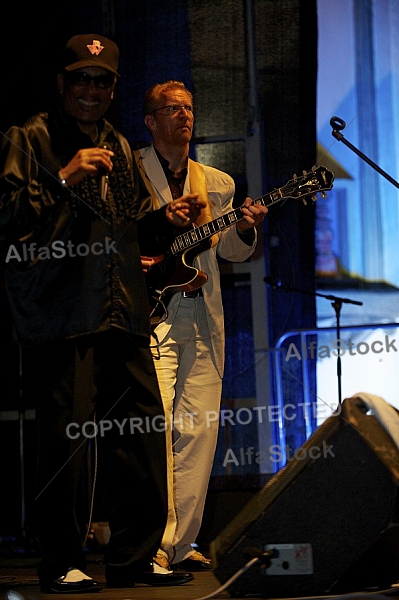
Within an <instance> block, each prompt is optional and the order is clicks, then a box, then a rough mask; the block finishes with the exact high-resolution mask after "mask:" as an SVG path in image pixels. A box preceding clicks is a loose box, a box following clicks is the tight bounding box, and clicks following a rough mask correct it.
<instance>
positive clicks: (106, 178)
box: [100, 144, 109, 202]
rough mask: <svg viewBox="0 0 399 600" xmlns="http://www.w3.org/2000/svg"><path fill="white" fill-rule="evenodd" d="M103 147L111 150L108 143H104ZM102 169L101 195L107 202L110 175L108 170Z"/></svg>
mask: <svg viewBox="0 0 399 600" xmlns="http://www.w3.org/2000/svg"><path fill="white" fill-rule="evenodd" d="M102 148H105V149H106V150H109V148H108V145H107V144H104V145H103V146H102ZM101 171H102V175H101V177H100V197H101V200H102V201H103V202H105V201H106V199H107V194H108V184H109V176H108V171H105V170H104V169H101Z"/></svg>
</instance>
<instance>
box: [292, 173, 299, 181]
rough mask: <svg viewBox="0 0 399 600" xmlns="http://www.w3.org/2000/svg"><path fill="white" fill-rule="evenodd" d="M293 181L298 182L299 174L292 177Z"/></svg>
mask: <svg viewBox="0 0 399 600" xmlns="http://www.w3.org/2000/svg"><path fill="white" fill-rule="evenodd" d="M292 179H293V180H294V181H296V180H297V179H298V177H297V174H296V173H294V174H293V176H292Z"/></svg>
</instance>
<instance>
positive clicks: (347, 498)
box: [210, 393, 399, 598]
mask: <svg viewBox="0 0 399 600" xmlns="http://www.w3.org/2000/svg"><path fill="white" fill-rule="evenodd" d="M388 431H389V432H390V433H388ZM398 440H399V413H398V411H396V409H394V408H393V407H392V406H391V405H389V404H387V403H386V402H385V401H384V400H383V399H382V398H379V397H378V396H372V395H370V394H363V393H360V394H358V395H356V396H353V397H352V398H348V399H346V400H345V401H344V402H343V403H342V405H341V407H339V409H338V410H337V412H336V413H335V414H334V415H332V416H331V417H329V418H328V419H327V420H326V421H325V422H324V423H323V424H322V425H321V426H320V427H319V428H318V429H317V430H316V431H315V433H314V434H313V435H312V436H311V437H310V438H309V439H308V440H307V442H306V443H305V444H304V445H303V446H302V447H301V449H300V452H297V453H296V455H297V456H296V457H294V458H292V459H291V460H290V461H289V462H288V463H287V465H286V466H285V467H284V468H283V469H281V470H280V471H279V472H278V473H277V474H276V475H275V476H274V477H273V478H272V479H271V480H270V481H269V483H268V484H267V485H266V486H265V487H264V488H263V489H262V490H261V491H260V492H258V493H257V494H256V495H255V496H254V498H253V499H252V500H250V502H249V503H248V504H247V505H246V506H245V507H244V508H243V510H242V511H241V512H240V513H239V514H238V515H237V516H236V517H235V518H234V519H233V521H231V523H230V524H229V525H228V526H227V528H226V529H225V530H224V531H222V533H221V534H220V535H219V536H218V537H217V538H215V539H214V540H213V541H212V542H211V546H210V550H211V555H212V559H213V561H214V564H215V565H216V568H215V575H216V577H217V578H218V580H219V581H220V582H221V583H222V584H225V583H226V582H227V581H229V580H230V579H231V578H232V577H233V576H234V575H235V574H236V573H238V572H239V571H240V569H241V568H242V567H244V566H245V565H246V564H247V563H248V561H249V560H250V559H251V558H252V557H254V556H257V555H258V554H257V553H259V555H261V554H262V552H264V551H265V550H267V549H274V550H275V551H276V553H277V556H276V558H272V559H271V561H270V566H269V567H267V565H263V566H262V565H261V564H260V563H256V564H255V565H253V566H252V567H251V568H250V569H248V570H245V569H244V570H243V574H242V575H241V576H240V577H238V578H236V579H235V580H234V578H233V581H232V584H231V585H230V586H229V587H228V591H229V592H230V594H231V595H232V596H233V597H251V596H252V597H254V596H256V597H261V598H282V597H285V598H287V597H288V598H292V597H295V598H297V597H299V596H317V595H325V594H342V593H344V594H345V593H350V592H356V591H361V592H364V591H365V590H370V589H374V590H383V589H387V588H389V587H390V586H391V584H392V583H395V582H396V581H398V580H399V510H398V485H399V450H398V447H397V443H398Z"/></svg>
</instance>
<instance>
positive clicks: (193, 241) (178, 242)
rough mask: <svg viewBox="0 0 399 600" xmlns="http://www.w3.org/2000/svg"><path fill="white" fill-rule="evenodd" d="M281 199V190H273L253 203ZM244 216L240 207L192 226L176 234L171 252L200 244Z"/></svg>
mask: <svg viewBox="0 0 399 600" xmlns="http://www.w3.org/2000/svg"><path fill="white" fill-rule="evenodd" d="M279 200H281V192H280V190H279V189H278V190H274V191H273V192H271V193H270V194H266V196H262V197H261V198H258V199H257V200H254V202H253V204H263V206H270V205H271V204H274V202H278V201H279ZM243 218H244V215H243V213H242V211H241V208H235V209H234V210H232V211H230V212H229V213H227V214H225V215H223V216H221V217H217V219H213V221H209V222H208V223H205V225H199V226H198V227H194V228H193V229H190V230H189V231H186V232H185V233H182V234H181V235H179V236H177V238H175V241H174V242H173V244H172V246H171V252H172V254H178V253H179V252H181V251H182V250H187V248H191V247H192V246H196V245H197V244H200V243H201V242H202V241H204V240H207V239H209V238H211V237H212V236H213V235H215V233H219V232H220V231H223V230H224V229H227V228H228V227H231V226H232V225H234V223H237V222H238V221H241V220H242V219H243Z"/></svg>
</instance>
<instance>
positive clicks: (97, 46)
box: [87, 40, 104, 56]
mask: <svg viewBox="0 0 399 600" xmlns="http://www.w3.org/2000/svg"><path fill="white" fill-rule="evenodd" d="M87 48H88V49H89V51H90V52H91V54H95V55H96V56H98V55H99V54H100V52H101V50H104V46H101V42H100V41H99V40H93V44H87Z"/></svg>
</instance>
